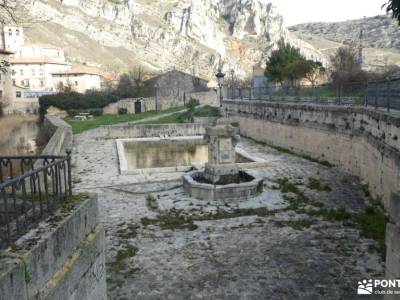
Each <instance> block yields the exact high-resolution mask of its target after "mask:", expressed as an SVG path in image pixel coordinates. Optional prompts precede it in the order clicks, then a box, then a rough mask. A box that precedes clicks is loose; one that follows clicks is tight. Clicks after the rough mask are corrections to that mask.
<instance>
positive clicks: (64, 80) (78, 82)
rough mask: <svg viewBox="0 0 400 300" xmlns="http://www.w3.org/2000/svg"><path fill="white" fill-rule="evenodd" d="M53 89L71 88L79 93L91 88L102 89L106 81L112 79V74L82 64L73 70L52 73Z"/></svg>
mask: <svg viewBox="0 0 400 300" xmlns="http://www.w3.org/2000/svg"><path fill="white" fill-rule="evenodd" d="M52 76H53V78H52V81H53V90H54V91H56V92H58V91H62V90H63V89H65V88H71V89H72V90H73V91H75V92H78V93H85V92H86V91H89V90H100V89H102V88H103V87H104V85H105V84H106V82H109V81H112V76H111V75H110V74H108V73H107V72H104V71H102V70H100V69H98V68H95V67H88V66H80V67H75V68H72V69H71V70H67V71H61V72H53V73H52Z"/></svg>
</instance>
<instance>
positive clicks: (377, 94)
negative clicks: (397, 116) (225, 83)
mask: <svg viewBox="0 0 400 300" xmlns="http://www.w3.org/2000/svg"><path fill="white" fill-rule="evenodd" d="M226 93H227V94H226V98H227V99H232V100H237V99H240V100H248V101H252V100H261V101H276V102H296V103H315V104H323V105H365V106H372V107H375V108H376V109H378V108H384V109H386V110H387V111H390V110H391V109H396V110H399V109H400V78H391V79H390V80H389V79H388V80H382V81H373V82H354V83H346V84H341V85H340V86H338V87H333V86H331V85H329V84H325V85H316V86H311V85H298V86H277V85H276V86H275V85H270V86H268V87H257V88H249V87H240V88H233V87H228V88H227V90H226Z"/></svg>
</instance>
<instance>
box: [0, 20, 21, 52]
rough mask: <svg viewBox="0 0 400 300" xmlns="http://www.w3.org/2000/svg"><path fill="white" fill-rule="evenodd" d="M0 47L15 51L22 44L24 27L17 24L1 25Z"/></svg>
mask: <svg viewBox="0 0 400 300" xmlns="http://www.w3.org/2000/svg"><path fill="white" fill-rule="evenodd" d="M0 42H1V45H0V48H2V49H4V50H6V51H11V52H14V53H16V52H17V51H18V50H19V49H21V48H22V47H23V46H24V44H25V40H24V29H23V28H22V27H19V26H7V25H4V26H3V32H2V36H1V40H0Z"/></svg>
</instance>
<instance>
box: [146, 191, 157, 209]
mask: <svg viewBox="0 0 400 300" xmlns="http://www.w3.org/2000/svg"><path fill="white" fill-rule="evenodd" d="M146 205H147V207H148V208H149V209H150V210H157V209H158V204H157V199H156V198H155V197H154V196H153V195H150V194H149V195H147V196H146Z"/></svg>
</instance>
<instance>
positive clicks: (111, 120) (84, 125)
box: [64, 106, 184, 134]
mask: <svg viewBox="0 0 400 300" xmlns="http://www.w3.org/2000/svg"><path fill="white" fill-rule="evenodd" d="M183 108H184V107H182V106H180V107H173V108H169V109H165V110H162V111H159V112H156V111H147V112H142V113H140V114H124V115H102V116H97V117H94V118H93V120H87V121H77V120H75V119H74V118H71V117H67V118H65V119H64V120H65V121H66V122H67V123H68V124H70V125H71V126H72V131H73V133H74V134H78V133H82V132H84V131H87V130H90V129H94V128H97V127H100V126H105V125H114V124H118V123H125V122H133V121H139V120H142V119H144V118H148V117H152V116H157V115H160V116H162V115H163V114H167V113H173V112H177V111H180V110H182V109H183ZM153 122H155V121H153ZM143 124H144V123H143Z"/></svg>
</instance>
